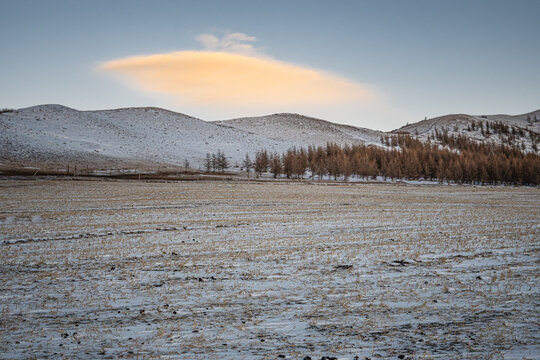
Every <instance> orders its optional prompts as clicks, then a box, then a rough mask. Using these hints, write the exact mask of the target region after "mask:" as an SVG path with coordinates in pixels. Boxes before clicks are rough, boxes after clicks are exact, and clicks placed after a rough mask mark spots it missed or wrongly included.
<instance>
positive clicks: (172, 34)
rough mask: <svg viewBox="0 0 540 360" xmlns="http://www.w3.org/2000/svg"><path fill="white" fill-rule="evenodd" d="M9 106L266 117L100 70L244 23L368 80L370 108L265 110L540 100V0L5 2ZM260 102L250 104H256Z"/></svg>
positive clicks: (2, 65)
mask: <svg viewBox="0 0 540 360" xmlns="http://www.w3.org/2000/svg"><path fill="white" fill-rule="evenodd" d="M0 14H1V16H0V18H1V20H0V49H1V55H0V77H1V79H2V82H1V83H0V84H1V85H0V107H12V108H20V107H26V106H32V105H37V104H45V103H60V104H63V105H66V106H70V107H74V108H77V109H81V110H89V109H106V108H117V107H125V106H160V107H165V108H169V109H171V110H175V111H179V112H184V113H188V114H190V115H193V116H197V117H201V118H203V119H205V120H215V119H222V118H230V117H235V116H246V115H262V113H253V114H248V113H246V109H241V108H238V109H232V110H230V109H229V110H228V111H222V110H221V109H219V108H212V106H205V107H194V106H182V105H181V104H171V103H170V102H168V101H167V100H165V99H164V98H162V97H160V96H156V95H155V94H149V93H146V92H141V91H139V90H137V89H134V88H131V87H128V86H126V84H125V83H123V82H120V81H118V79H117V78H115V77H114V76H111V74H108V73H105V72H103V71H100V70H98V69H97V68H98V66H99V64H100V63H102V62H103V61H108V60H113V59H117V58H123V57H129V56H133V55H141V54H155V53H166V52H171V51H181V50H191V49H194V50H197V49H201V48H202V47H201V44H200V43H198V42H197V41H196V39H195V38H196V36H197V35H200V34H215V35H216V36H218V37H219V36H221V35H223V34H226V33H228V32H241V33H244V34H247V35H250V36H254V37H256V38H257V41H256V42H254V43H253V45H254V46H255V47H256V48H257V49H258V51H259V52H261V53H263V54H265V55H267V56H269V57H271V58H274V59H276V60H280V61H285V62H290V63H293V64H298V65H301V66H306V67H309V68H315V69H321V70H325V71H328V72H331V73H333V74H337V75H340V76H342V77H345V78H347V79H349V80H351V81H354V82H358V83H361V84H368V85H369V86H370V87H372V88H373V89H376V91H377V93H378V94H380V95H381V99H382V100H381V102H380V103H379V104H378V105H377V106H376V107H372V108H370V109H364V108H362V107H361V106H360V107H350V108H346V109H335V108H331V107H330V108H328V109H321V108H313V109H310V108H306V107H305V106H304V107H302V108H295V107H294V106H291V107H287V108H279V107H278V106H276V107H275V108H265V109H264V110H265V111H266V112H268V111H270V112H284V111H296V112H302V113H305V114H307V115H311V116H316V117H321V118H324V119H327V120H330V121H335V122H343V123H349V124H353V125H357V126H365V127H371V128H377V129H383V130H389V129H393V128H397V127H399V126H401V125H404V124H405V123H407V122H413V121H418V120H421V119H423V118H424V116H427V117H433V116H438V115H444V114H448V113H472V114H487V113H489V114H492V113H510V114H518V113H524V112H529V111H532V110H536V109H538V108H540V66H539V65H538V64H539V63H540V45H539V44H540V23H539V19H540V1H537V0H533V1H524V0H522V1H497V0H491V1H474V0H468V1H437V0H429V1H414V0H410V1H384V0H382V1H361V0H356V1H313V0H312V1H292V0H288V1H277V0H273V1H232V0H228V1H133V0H132V1H98V0H93V1H76V0H72V1H54V0H49V1H38V0H35V1H25V0H16V1H8V0H0ZM250 111H252V112H253V109H250Z"/></svg>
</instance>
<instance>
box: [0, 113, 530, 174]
mask: <svg viewBox="0 0 540 360" xmlns="http://www.w3.org/2000/svg"><path fill="white" fill-rule="evenodd" d="M498 122H502V123H504V124H507V125H509V126H510V130H511V131H510V135H509V134H506V135H504V136H503V135H502V134H500V133H497V132H495V131H493V130H491V131H490V132H486V131H483V130H481V129H480V126H479V124H482V128H486V123H490V124H495V123H498ZM473 124H476V127H475V128H474V127H472V125H473ZM515 130H517V131H515ZM396 131H399V132H408V133H410V134H412V135H413V136H414V135H416V134H417V135H418V137H419V138H420V139H424V140H425V139H427V138H428V136H429V137H430V138H431V139H433V135H434V134H435V132H436V131H438V132H443V131H447V132H448V134H449V135H452V134H464V135H466V136H468V137H470V138H471V139H474V140H476V141H481V142H488V141H491V142H496V143H506V144H508V145H512V146H519V147H520V148H521V149H524V150H526V151H535V150H534V148H533V139H536V140H534V141H536V142H538V139H540V135H539V134H538V132H540V111H535V112H533V113H528V114H523V115H518V116H509V115H490V116H471V115H447V116H442V117H438V118H434V119H429V120H425V121H420V122H418V123H415V124H412V125H408V126H405V127H403V128H401V129H399V130H396ZM381 135H386V133H383V132H379V131H373V130H369V129H362V128H356V127H353V126H347V125H340V124H335V123H331V122H328V121H324V120H319V119H315V118H311V117H307V116H302V115H297V114H274V115H269V116H261V117H251V118H241V119H233V120H226V121H218V122H206V121H203V120H200V119H196V118H193V117H190V116H188V115H184V114H180V113H175V112H172V111H168V110H163V109H158V108H126V109H116V110H103V111H78V110H74V109H71V108H67V107H65V106H61V105H41V106H34V107H30V108H25V109H20V110H14V111H3V112H0V165H6V164H7V165H8V167H9V166H10V164H17V165H21V166H33V165H39V166H41V165H43V164H51V165H54V166H64V165H67V164H72V165H78V166H81V167H85V166H90V167H96V166H99V167H105V168H112V167H116V166H126V165H128V166H148V165H156V164H168V165H181V164H183V162H184V160H188V161H189V162H190V163H191V165H192V166H194V167H196V168H198V167H201V165H202V162H203V159H204V158H205V155H206V153H208V152H210V153H214V152H217V150H222V151H223V152H224V153H225V154H226V156H227V157H228V158H229V160H230V162H231V164H232V165H233V166H234V165H235V164H241V162H242V159H243V158H244V156H245V154H246V153H248V154H250V156H252V157H253V155H254V154H255V153H256V152H257V151H258V150H260V149H266V150H268V151H270V152H278V153H283V152H284V151H286V150H287V149H289V148H291V147H293V146H296V147H307V146H309V145H325V144H326V143H328V142H334V143H337V144H340V145H344V144H366V145H369V144H375V145H379V146H383V145H382V144H381V143H380V139H381ZM509 140H512V141H511V142H510V141H509Z"/></svg>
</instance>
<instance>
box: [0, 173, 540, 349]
mask: <svg viewBox="0 0 540 360" xmlns="http://www.w3.org/2000/svg"><path fill="white" fill-rule="evenodd" d="M539 252H540V191H539V190H538V189H530V188H474V187H460V186H414V185H401V186H398V185H377V184H329V183H325V184H308V183H305V182H302V183H293V182H288V183H280V182H269V183H262V182H259V183H247V182H238V181H237V182H226V181H221V182H217V181H216V182H214V181H206V182H199V181H195V182H171V183H151V182H143V181H63V180H56V181H48V180H33V181H19V180H3V181H0V277H1V279H2V281H1V283H0V299H1V300H0V339H1V341H0V358H13V359H17V358H21V359H22V358H29V357H37V358H45V357H61V356H65V357H67V358H100V357H108V358H120V357H126V358H133V357H139V358H158V357H165V358H186V359H188V358H189V359H193V358H235V359H236V358H277V357H278V356H280V355H282V356H285V357H286V358H300V359H302V358H304V357H305V356H311V357H312V358H314V359H315V358H321V357H322V356H335V357H339V358H345V359H353V358H354V357H355V356H358V357H359V358H360V359H364V358H365V357H368V358H371V359H375V358H396V359H397V358H398V357H399V358H435V359H447V358H479V359H486V358H495V359H497V358H505V359H522V358H530V359H533V358H537V356H538V354H539V353H540V327H539V324H540V311H539V309H540V300H539V299H540V266H539V265H540V256H539ZM535 354H536V355H535Z"/></svg>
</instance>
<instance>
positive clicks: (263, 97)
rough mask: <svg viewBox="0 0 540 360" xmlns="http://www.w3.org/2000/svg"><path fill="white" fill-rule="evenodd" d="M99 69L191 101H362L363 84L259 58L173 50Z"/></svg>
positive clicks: (365, 96) (368, 96)
mask: <svg viewBox="0 0 540 360" xmlns="http://www.w3.org/2000/svg"><path fill="white" fill-rule="evenodd" d="M100 68H101V69H103V70H107V71H111V72H113V73H117V74H120V75H123V76H124V77H126V78H127V79H128V80H129V81H130V82H131V83H132V84H134V85H135V86H136V87H137V88H140V89H141V90H145V91H151V92H157V93H162V94H166V95H169V96H172V97H173V98H175V99H177V100H178V101H179V102H180V103H183V104H186V105H195V106H212V105H217V106H268V105H271V106H283V105H323V106H324V105H337V104H342V103H358V102H361V103H366V102H371V101H372V100H373V98H374V95H373V93H372V92H371V91H370V90H368V88H367V87H366V86H363V85H360V84H357V83H354V82H351V81H348V80H347V79H344V78H341V77H339V76H336V75H332V74H329V73H326V72H324V71H320V70H315V69H309V68H305V67H301V66H298V65H293V64H288V63H285V62H281V61H277V60H273V59H270V58H264V57H255V56H249V55H242V54H235V53H229V52H212V51H179V52H172V53H168V54H156V55H148V56H134V57H128V58H123V59H117V60H112V61H107V62H105V63H103V64H101V66H100Z"/></svg>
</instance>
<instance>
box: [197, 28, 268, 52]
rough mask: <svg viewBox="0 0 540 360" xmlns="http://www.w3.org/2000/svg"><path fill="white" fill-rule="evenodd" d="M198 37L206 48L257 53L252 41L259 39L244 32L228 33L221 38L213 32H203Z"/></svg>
mask: <svg viewBox="0 0 540 360" xmlns="http://www.w3.org/2000/svg"><path fill="white" fill-rule="evenodd" d="M196 39H197V40H198V41H199V42H200V43H201V44H202V45H203V46H204V48H205V49H206V50H211V51H223V52H232V53H238V54H245V55H255V54H257V53H258V51H257V49H255V47H253V45H251V44H249V43H250V42H255V41H257V38H256V37H255V36H249V35H246V34H244V33H239V32H235V33H226V34H225V35H224V36H223V37H222V38H221V39H219V38H218V37H217V36H215V35H213V34H201V35H198V36H197V37H196Z"/></svg>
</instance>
